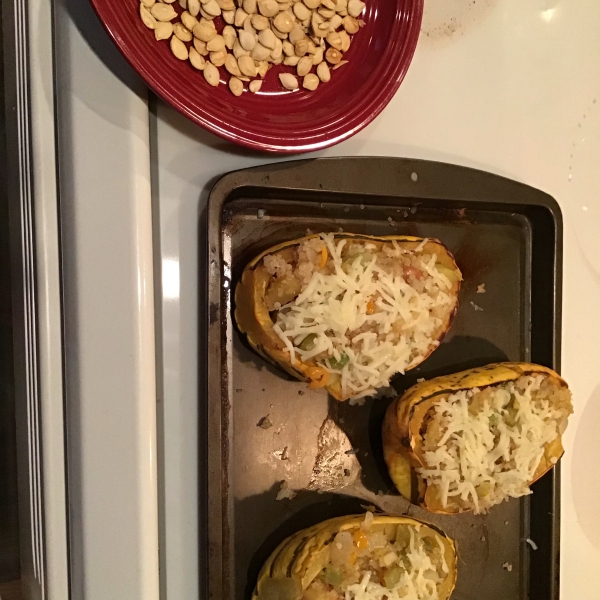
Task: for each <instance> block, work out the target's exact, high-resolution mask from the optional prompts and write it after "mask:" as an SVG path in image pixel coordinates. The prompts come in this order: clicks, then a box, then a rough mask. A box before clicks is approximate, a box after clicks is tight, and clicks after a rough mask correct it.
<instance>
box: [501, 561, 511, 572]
mask: <svg viewBox="0 0 600 600" xmlns="http://www.w3.org/2000/svg"><path fill="white" fill-rule="evenodd" d="M502 568H503V569H504V570H505V571H508V572H509V573H510V572H511V571H512V569H513V567H512V565H511V564H510V563H509V562H505V563H504V564H503V565H502Z"/></svg>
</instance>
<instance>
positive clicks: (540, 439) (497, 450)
mask: <svg viewBox="0 0 600 600" xmlns="http://www.w3.org/2000/svg"><path fill="white" fill-rule="evenodd" d="M545 379H546V378H545V376H543V375H537V376H530V377H522V378H520V379H519V380H518V382H508V383H505V384H501V385H498V386H494V387H492V388H488V389H487V390H486V391H485V393H486V396H485V400H484V401H483V403H479V404H480V405H479V406H478V407H477V411H473V410H472V401H473V397H474V396H475V395H476V394H479V393H481V392H480V390H478V389H474V390H469V391H460V392H457V393H454V394H451V395H450V396H449V397H448V398H447V399H445V400H442V401H440V402H437V403H436V404H435V405H434V410H435V414H434V417H433V418H434V420H435V421H437V425H438V427H435V430H436V431H437V432H438V435H439V434H441V439H439V441H438V442H437V447H436V448H435V450H429V451H426V452H425V453H424V458H425V462H426V464H427V467H426V468H420V469H417V471H418V472H419V474H420V475H421V476H422V477H424V478H425V479H426V480H427V484H428V485H435V486H438V488H439V490H440V496H441V502H442V505H443V506H444V507H446V506H448V501H449V499H451V498H453V497H459V498H460V499H461V500H462V501H465V502H467V503H468V505H470V506H471V507H472V508H473V511H474V512H475V513H481V512H485V511H486V510H487V509H488V508H489V507H491V506H493V505H494V504H498V503H499V502H502V501H503V500H506V499H508V498H517V497H519V496H524V495H526V494H530V493H531V490H530V489H529V482H530V481H531V480H532V479H533V477H534V474H535V471H536V469H537V467H538V465H539V463H540V460H541V459H542V457H543V455H544V449H545V448H544V446H545V445H546V444H548V443H550V442H552V441H553V440H554V439H555V438H556V437H557V436H558V435H559V433H561V431H559V423H561V422H563V421H564V419H565V417H566V415H565V413H564V412H561V411H560V410H559V409H557V408H556V406H554V405H553V403H552V402H550V401H549V399H548V398H545V397H544V394H543V393H540V386H541V385H542V383H543V382H544V380H545ZM558 393H566V394H569V392H568V391H567V390H565V391H564V392H558ZM470 407H471V410H470ZM474 412H475V414H474ZM565 422H566V421H565ZM431 429H432V428H431V426H428V430H427V432H426V434H425V443H426V447H427V439H428V435H429V432H430V430H431Z"/></svg>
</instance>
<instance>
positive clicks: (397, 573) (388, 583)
mask: <svg viewBox="0 0 600 600" xmlns="http://www.w3.org/2000/svg"><path fill="white" fill-rule="evenodd" d="M401 578H402V567H392V568H391V569H389V570H388V571H386V572H385V575H384V576H383V580H384V581H385V587H387V588H390V589H394V588H395V587H396V586H397V585H398V584H399V583H400V579H401Z"/></svg>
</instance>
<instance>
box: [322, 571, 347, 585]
mask: <svg viewBox="0 0 600 600" xmlns="http://www.w3.org/2000/svg"><path fill="white" fill-rule="evenodd" d="M323 579H325V583H328V584H329V585H332V586H333V587H337V586H340V585H341V584H342V581H343V580H344V574H343V573H342V572H341V571H340V570H338V569H334V568H333V567H328V568H327V569H325V577H324V578H323Z"/></svg>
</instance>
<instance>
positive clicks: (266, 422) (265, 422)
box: [256, 415, 273, 429]
mask: <svg viewBox="0 0 600 600" xmlns="http://www.w3.org/2000/svg"><path fill="white" fill-rule="evenodd" d="M256 426H257V427H262V428H263V429H270V428H271V427H273V423H271V420H270V419H269V415H266V416H265V417H262V418H261V419H260V421H259V422H258V423H257V424H256Z"/></svg>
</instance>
